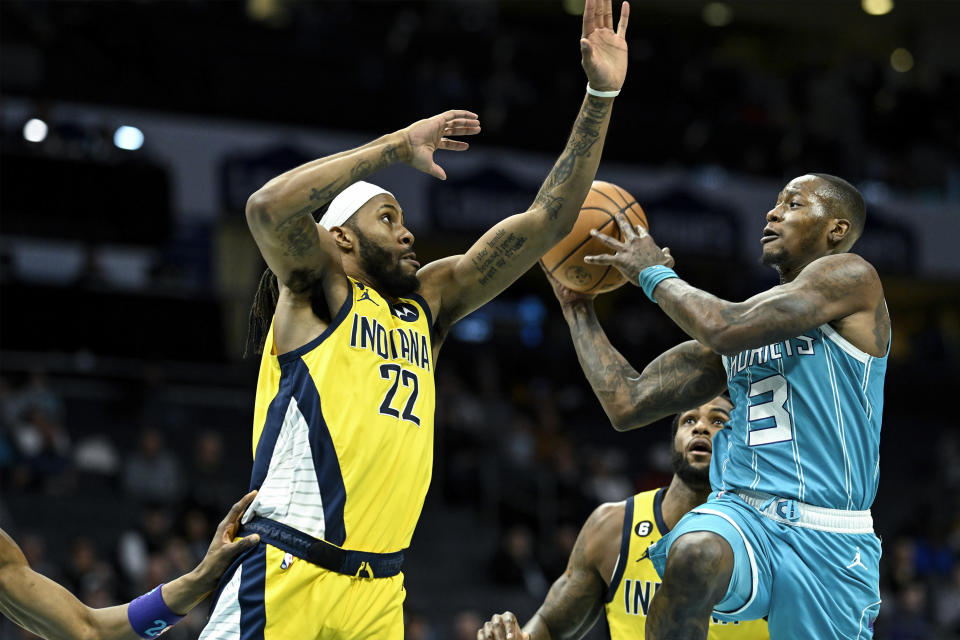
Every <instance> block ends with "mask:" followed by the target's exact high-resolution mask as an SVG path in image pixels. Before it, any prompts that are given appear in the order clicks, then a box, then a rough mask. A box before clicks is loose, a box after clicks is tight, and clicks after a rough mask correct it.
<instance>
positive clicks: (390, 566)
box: [237, 517, 403, 578]
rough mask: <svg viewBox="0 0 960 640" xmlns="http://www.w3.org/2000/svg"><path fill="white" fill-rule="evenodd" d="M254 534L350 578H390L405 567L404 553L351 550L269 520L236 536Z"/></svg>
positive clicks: (256, 520) (253, 524)
mask: <svg viewBox="0 0 960 640" xmlns="http://www.w3.org/2000/svg"><path fill="white" fill-rule="evenodd" d="M251 533H257V534H260V541H261V542H266V543H267V544H270V545H273V546H274V547H276V548H278V549H282V550H283V551H286V552H287V553H290V554H292V555H294V556H296V557H298V558H302V559H304V560H306V561H307V562H312V563H313V564H315V565H317V566H318V567H323V568H324V569H329V570H330V571H336V572H337V573H342V574H344V575H348V576H357V577H360V578H389V577H390V576H395V575H397V574H398V573H400V569H401V568H402V567H403V551H394V552H393V553H370V552H368V551H349V550H347V549H341V548H340V547H338V546H336V545H332V544H330V543H329V542H327V541H326V540H319V539H317V538H314V537H313V536H310V535H307V534H306V533H303V532H302V531H297V530H296V529H294V528H293V527H290V526H287V525H285V524H283V523H280V522H277V521H276V520H270V519H269V518H259V517H257V518H254V519H253V520H251V521H250V522H248V523H246V524H244V525H241V527H240V531H239V532H238V533H237V535H240V536H248V535H250V534H251Z"/></svg>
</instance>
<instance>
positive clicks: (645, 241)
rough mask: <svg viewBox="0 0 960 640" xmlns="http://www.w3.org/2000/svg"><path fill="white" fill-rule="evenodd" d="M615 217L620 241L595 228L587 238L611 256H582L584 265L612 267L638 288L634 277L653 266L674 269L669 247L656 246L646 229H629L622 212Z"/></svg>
mask: <svg viewBox="0 0 960 640" xmlns="http://www.w3.org/2000/svg"><path fill="white" fill-rule="evenodd" d="M616 218H617V224H618V225H620V233H621V234H622V235H623V240H622V241H621V240H617V239H615V238H611V237H610V236H608V235H605V234H603V233H600V232H599V231H597V230H596V229H591V230H590V235H592V236H593V237H594V238H596V239H597V240H600V241H601V242H603V243H604V244H605V245H607V246H608V247H610V248H611V249H613V251H614V253H603V254H600V255H597V256H585V257H584V259H583V261H584V262H586V263H587V264H610V265H613V266H614V267H616V268H617V271H619V272H620V273H622V274H623V275H624V277H625V278H626V279H627V280H628V281H629V282H631V283H633V284H634V285H637V286H639V283H638V281H637V276H639V275H640V272H641V271H643V270H644V269H646V268H647V267H652V266H653V265H655V264H662V265H664V266H666V267H672V266H673V256H671V255H670V249H669V247H664V248H663V249H661V248H660V247H658V246H657V244H656V243H655V242H654V241H653V236H651V235H650V234H649V233H647V230H646V229H644V228H643V227H642V226H640V225H637V226H636V227H632V226H631V225H630V223H629V222H628V221H627V217H626V216H625V215H623V214H622V213H618V214H617V215H616Z"/></svg>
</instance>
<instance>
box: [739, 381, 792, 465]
mask: <svg viewBox="0 0 960 640" xmlns="http://www.w3.org/2000/svg"><path fill="white" fill-rule="evenodd" d="M788 389H789V387H787V379H786V378H784V377H783V376H781V375H779V374H778V375H773V376H770V377H769V378H764V379H763V380H757V381H756V382H754V383H753V384H751V385H750V407H749V409H748V410H747V419H748V420H749V421H750V440H749V444H750V446H751V447H756V446H759V445H764V444H773V443H774V442H789V441H790V440H793V418H791V417H790V412H789V411H787V407H786V404H787V399H788V397H789V394H788ZM768 394H773V397H772V398H770V399H769V400H766V401H765V402H757V403H756V404H754V398H757V397H760V396H763V397H766V396H768ZM771 418H772V419H773V424H772V425H771V424H770V419H771ZM757 422H760V423H762V425H757V426H754V423H757Z"/></svg>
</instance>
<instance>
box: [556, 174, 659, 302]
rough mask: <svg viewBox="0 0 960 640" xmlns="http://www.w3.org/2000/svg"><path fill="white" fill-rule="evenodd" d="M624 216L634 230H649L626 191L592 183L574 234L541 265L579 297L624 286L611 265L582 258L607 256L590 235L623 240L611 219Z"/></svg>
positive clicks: (644, 218) (638, 209)
mask: <svg viewBox="0 0 960 640" xmlns="http://www.w3.org/2000/svg"><path fill="white" fill-rule="evenodd" d="M617 212H623V214H624V215H626V216H627V220H629V221H630V224H631V225H633V226H636V225H638V224H639V225H643V228H644V229H648V228H649V227H648V226H647V216H646V214H644V212H643V209H642V208H641V207H640V205H639V204H637V201H636V200H634V199H633V196H631V195H630V194H629V193H627V191H626V190H625V189H623V188H622V187H618V186H617V185H615V184H610V183H609V182H601V181H600V180H595V181H594V183H593V185H591V187H590V193H589V194H588V195H587V199H586V200H584V201H583V206H582V207H581V208H580V215H579V216H578V217H577V221H576V223H574V225H573V230H572V231H571V232H570V233H569V234H567V236H566V237H565V238H564V239H563V240H561V241H560V242H559V243H557V246H555V247H554V248H552V249H550V251H548V252H547V253H546V255H544V256H543V265H544V266H545V267H546V268H547V271H549V272H550V275H552V276H553V277H554V278H556V279H557V280H559V281H560V283H561V284H562V285H563V286H565V287H568V288H570V289H573V290H574V291H579V292H581V293H605V292H607V291H613V290H614V289H616V288H617V287H620V286H622V285H623V284H624V283H626V279H624V277H623V276H622V275H621V274H620V272H619V271H617V270H616V269H615V268H614V267H612V266H610V265H602V264H587V263H586V262H584V261H583V257H584V256H592V255H597V254H601V253H610V252H611V251H610V248H609V247H607V245H605V244H603V243H602V242H600V241H599V240H597V239H596V238H594V237H592V236H591V235H590V230H591V229H596V230H597V231H600V232H602V233H605V234H606V235H608V236H611V237H613V238H616V239H617V240H621V239H622V234H621V233H620V225H618V224H617V221H616V220H615V219H614V216H615V215H616V214H617Z"/></svg>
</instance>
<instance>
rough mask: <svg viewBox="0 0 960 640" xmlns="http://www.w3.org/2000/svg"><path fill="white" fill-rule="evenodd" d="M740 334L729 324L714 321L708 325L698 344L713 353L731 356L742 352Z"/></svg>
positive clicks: (741, 337)
mask: <svg viewBox="0 0 960 640" xmlns="http://www.w3.org/2000/svg"><path fill="white" fill-rule="evenodd" d="M741 333H742V332H740V331H738V330H737V327H735V326H733V325H732V324H730V323H729V322H721V321H716V322H712V323H710V324H708V325H707V326H706V327H705V330H704V332H703V339H701V340H700V342H701V343H702V344H703V345H704V346H706V347H708V348H709V349H711V350H712V351H713V352H714V353H718V354H720V355H722V356H732V355H736V354H738V353H740V351H742V346H741V343H742V341H743V336H742V335H741Z"/></svg>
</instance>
